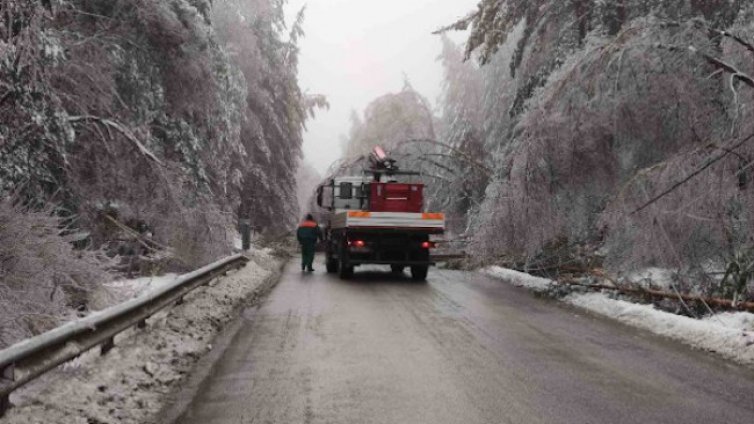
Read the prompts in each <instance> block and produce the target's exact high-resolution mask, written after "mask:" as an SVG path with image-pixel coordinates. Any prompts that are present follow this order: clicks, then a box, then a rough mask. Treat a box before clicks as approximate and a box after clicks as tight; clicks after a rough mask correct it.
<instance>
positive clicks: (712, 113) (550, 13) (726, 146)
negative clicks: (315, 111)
mask: <svg viewBox="0 0 754 424" xmlns="http://www.w3.org/2000/svg"><path fill="white" fill-rule="evenodd" d="M753 10H754V9H753V7H752V5H751V4H750V3H749V2H744V1H734V0H719V1H704V2H702V1H685V0H684V1H681V0H679V1H659V0H658V1H651V0H650V1H648V0H636V1H634V0H628V1H612V0H599V1H596V0H594V1H591V0H579V1H577V0H574V1H551V0H538V1H520V0H503V1H497V0H484V1H482V2H481V3H480V6H479V9H478V11H476V12H475V13H473V14H471V15H469V17H468V18H467V19H464V20H462V21H461V22H459V23H457V24H455V25H453V26H452V27H453V28H464V27H467V26H471V28H472V35H471V37H470V40H469V43H468V45H467V57H469V58H470V57H477V58H479V61H480V62H481V63H483V64H485V66H482V67H481V69H480V70H479V71H477V72H476V73H475V74H474V75H472V76H465V77H463V81H464V82H465V83H466V84H469V83H473V84H476V82H475V81H476V79H478V78H482V80H483V83H482V84H483V85H484V87H485V90H484V91H485V92H486V93H488V94H487V95H486V96H485V97H484V99H483V101H482V102H480V103H479V108H480V109H481V111H480V113H481V116H482V118H481V124H478V128H480V133H481V135H480V137H481V138H482V139H483V140H484V141H483V143H484V146H485V148H486V150H487V151H488V152H492V161H491V162H492V163H491V166H493V167H494V178H493V179H492V181H491V183H490V184H489V185H488V186H487V187H486V193H485V196H484V201H483V203H482V206H481V209H480V212H479V213H473V214H472V216H471V219H472V222H473V226H474V228H475V234H476V237H475V243H474V250H475V251H476V252H477V253H478V254H479V255H480V256H483V257H486V258H496V257H500V256H505V257H508V258H515V259H514V260H531V259H532V258H535V257H536V258H540V259H542V258H545V257H546V256H547V255H543V253H544V252H547V251H548V250H552V249H553V248H555V247H558V248H560V247H565V248H566V249H571V250H574V249H576V247H577V246H579V249H583V247H584V246H591V251H592V252H594V251H595V250H596V249H597V248H598V247H600V246H604V247H605V249H602V250H601V251H600V252H601V253H605V254H606V255H607V257H606V263H607V265H608V266H610V267H611V268H612V269H614V270H625V269H631V268H637V267H646V266H655V265H656V266H663V267H668V268H673V269H677V270H680V271H683V272H684V273H685V274H686V275H688V273H693V274H694V276H695V277H697V279H696V281H698V277H700V276H701V278H702V279H706V282H707V283H710V284H706V285H704V286H703V287H691V285H689V287H687V288H688V289H703V290H706V291H708V292H718V293H719V294H724V295H726V296H746V295H747V290H750V288H749V289H747V285H749V286H751V281H752V276H753V275H754V274H753V273H752V270H753V269H754V256H753V255H752V249H753V248H754V242H752V237H754V227H752V223H754V222H753V221H752V219H751V217H750V213H749V211H750V210H751V206H752V202H751V200H752V190H751V183H750V168H751V167H752V162H751V161H752V158H753V155H754V141H752V142H751V143H750V142H749V140H748V139H747V137H748V136H749V135H752V134H753V133H754V124H752V122H754V115H752V108H751V107H752V103H751V102H752V99H753V98H752V95H754V89H752V88H754V87H751V85H754V84H752V81H754V80H751V75H752V73H754V48H752V43H754V27H752V24H751V22H752V19H751V18H752V11H753ZM721 31H729V32H721ZM452 81H453V80H452V79H449V82H452ZM446 103H447V104H446V105H444V107H446V108H447V107H448V105H449V104H452V102H450V101H446ZM450 116H451V117H457V118H453V119H460V118H462V117H463V114H460V113H457V112H456V113H455V114H453V113H451V115H450ZM461 128H462V126H461ZM687 177H691V178H689V179H687ZM718 272H719V274H716V273H718Z"/></svg>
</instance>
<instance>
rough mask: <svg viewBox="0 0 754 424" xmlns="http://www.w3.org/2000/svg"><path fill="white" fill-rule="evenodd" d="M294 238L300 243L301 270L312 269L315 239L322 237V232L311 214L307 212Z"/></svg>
mask: <svg viewBox="0 0 754 424" xmlns="http://www.w3.org/2000/svg"><path fill="white" fill-rule="evenodd" d="M296 238H297V239H298V242H299V244H301V271H306V270H309V272H312V271H314V268H313V266H312V265H313V264H314V249H315V248H316V246H317V241H318V240H320V239H321V238H322V232H321V231H320V230H319V225H317V221H315V220H314V217H313V216H312V214H307V215H306V218H304V221H303V222H302V223H301V225H299V226H298V231H297V232H296Z"/></svg>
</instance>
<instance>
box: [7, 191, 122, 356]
mask: <svg viewBox="0 0 754 424" xmlns="http://www.w3.org/2000/svg"><path fill="white" fill-rule="evenodd" d="M62 231H63V230H61V223H60V220H59V219H57V218H56V217H55V216H54V215H53V214H52V213H50V211H41V212H34V211H29V210H28V209H27V208H24V207H21V206H18V205H15V204H14V203H13V201H12V199H2V200H0V348H2V347H5V346H7V345H9V344H11V343H12V342H14V341H17V340H19V339H21V338H24V337H28V336H30V335H32V334H37V333H40V332H42V331H45V330H48V329H50V328H51V327H54V326H55V325H57V324H58V323H59V320H60V318H61V316H62V315H64V314H65V313H66V311H68V310H70V309H72V308H74V309H77V308H85V307H87V303H88V302H89V294H90V293H91V291H92V290H93V289H95V288H96V287H98V286H99V285H100V284H102V283H103V282H105V281H107V280H108V278H109V276H108V275H107V273H106V272H105V271H103V266H102V265H103V264H102V262H101V258H98V256H97V254H96V253H95V252H90V251H86V250H75V249H74V248H73V246H72V245H71V243H70V242H69V240H67V239H66V237H65V236H64V235H62Z"/></svg>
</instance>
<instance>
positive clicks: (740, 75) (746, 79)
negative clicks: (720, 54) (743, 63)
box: [689, 46, 754, 88]
mask: <svg viewBox="0 0 754 424" xmlns="http://www.w3.org/2000/svg"><path fill="white" fill-rule="evenodd" d="M689 51H690V52H691V53H694V54H697V55H699V56H701V57H703V58H704V60H706V61H707V63H709V64H710V65H712V66H714V67H716V68H718V69H722V70H723V71H725V72H727V73H729V74H731V75H733V77H734V78H736V79H738V80H739V81H741V82H743V83H744V84H746V85H748V86H749V87H751V88H754V78H752V77H751V76H749V75H748V74H746V73H745V72H742V71H740V70H739V69H738V68H736V67H735V66H733V65H731V64H730V63H727V62H724V61H722V60H720V59H718V58H716V57H714V56H712V55H709V54H707V53H704V52H702V51H699V49H697V48H696V47H694V46H689Z"/></svg>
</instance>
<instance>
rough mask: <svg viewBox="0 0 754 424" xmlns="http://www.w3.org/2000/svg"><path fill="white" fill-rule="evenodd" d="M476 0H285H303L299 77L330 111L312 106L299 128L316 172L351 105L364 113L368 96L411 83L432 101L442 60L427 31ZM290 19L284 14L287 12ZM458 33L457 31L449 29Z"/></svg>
mask: <svg viewBox="0 0 754 424" xmlns="http://www.w3.org/2000/svg"><path fill="white" fill-rule="evenodd" d="M478 1H479V0H290V3H289V5H288V8H289V9H288V10H289V15H293V14H295V12H296V11H298V10H299V9H300V8H301V7H302V6H303V5H304V4H306V6H307V8H306V21H305V23H304V30H305V31H306V36H305V37H304V39H303V40H302V42H301V50H302V51H301V58H300V60H301V62H300V68H299V81H300V85H301V87H302V88H303V89H304V90H305V91H307V92H309V93H317V94H324V95H325V96H327V98H328V100H329V102H330V106H331V108H330V110H329V111H319V113H318V116H317V118H316V119H314V120H312V121H310V122H309V123H308V125H307V126H308V132H307V133H306V134H305V135H304V156H305V159H306V161H307V162H309V163H311V164H312V165H313V166H314V167H315V168H316V169H317V170H318V171H320V172H321V173H322V172H324V171H325V170H327V168H328V167H329V165H330V164H331V163H332V162H333V161H335V160H337V159H338V158H339V157H340V155H341V146H340V138H341V135H346V134H348V129H349V128H350V115H351V110H354V109H355V110H356V111H357V112H358V113H359V114H361V113H363V111H364V108H365V107H366V106H367V104H369V102H370V101H372V100H373V99H375V98H377V97H379V96H381V95H383V94H386V93H389V92H397V91H400V90H401V88H403V80H404V74H405V75H406V76H408V78H409V80H410V81H411V84H412V85H413V87H414V88H415V89H416V90H417V91H418V92H420V93H421V94H422V95H424V96H425V97H427V99H428V100H429V101H430V102H432V104H435V103H436V100H437V97H438V96H439V95H440V83H441V81H442V68H441V66H440V64H439V63H437V61H436V58H437V56H438V55H439V53H440V48H441V43H440V38H439V36H437V35H432V31H434V30H436V29H437V28H439V27H441V26H444V25H447V24H450V23H453V22H455V21H456V20H457V19H458V18H461V17H463V16H466V15H467V14H468V13H469V12H470V11H472V10H473V9H474V8H475V7H476V5H477V3H478ZM289 20H290V19H289ZM453 38H454V39H456V40H457V41H463V40H464V39H465V38H464V35H463V34H457V35H456V36H454V37H453Z"/></svg>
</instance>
